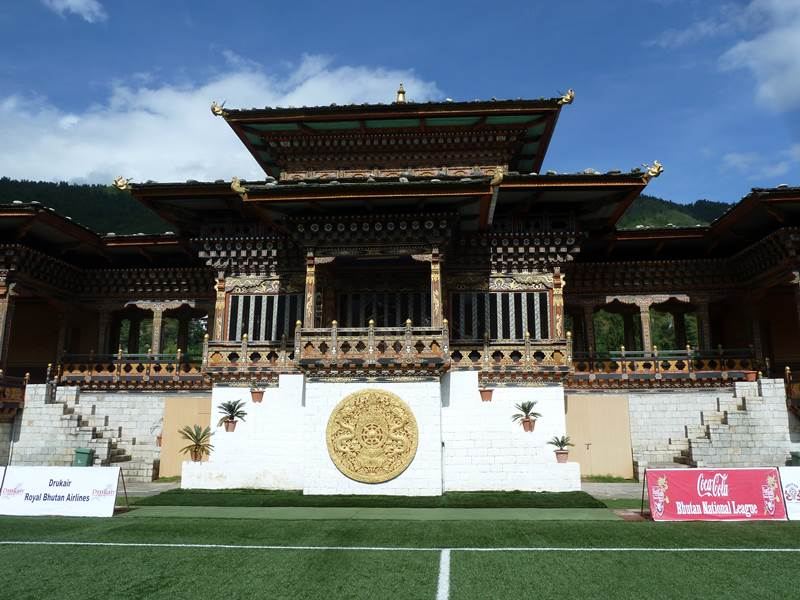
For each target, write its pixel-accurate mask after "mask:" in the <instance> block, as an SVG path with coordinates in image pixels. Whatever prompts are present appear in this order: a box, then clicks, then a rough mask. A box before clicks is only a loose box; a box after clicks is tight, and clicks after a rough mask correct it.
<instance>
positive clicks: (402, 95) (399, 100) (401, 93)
mask: <svg viewBox="0 0 800 600" xmlns="http://www.w3.org/2000/svg"><path fill="white" fill-rule="evenodd" d="M394 101H395V103H396V104H405V103H406V91H405V90H404V89H403V84H402V83H401V84H400V87H399V88H397V96H396V97H395V99H394Z"/></svg>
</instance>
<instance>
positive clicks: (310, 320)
mask: <svg viewBox="0 0 800 600" xmlns="http://www.w3.org/2000/svg"><path fill="white" fill-rule="evenodd" d="M316 288H317V275H316V262H315V261H314V257H313V256H311V255H309V256H307V257H306V295H305V308H304V310H303V327H306V328H309V327H314V307H315V306H316V298H317V296H316Z"/></svg>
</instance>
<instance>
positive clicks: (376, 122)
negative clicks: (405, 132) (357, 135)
mask: <svg viewBox="0 0 800 600" xmlns="http://www.w3.org/2000/svg"><path fill="white" fill-rule="evenodd" d="M364 125H366V126H367V129H384V128H386V129H388V128H395V127H398V128H399V127H419V125H420V120H419V119H369V120H367V121H364Z"/></svg>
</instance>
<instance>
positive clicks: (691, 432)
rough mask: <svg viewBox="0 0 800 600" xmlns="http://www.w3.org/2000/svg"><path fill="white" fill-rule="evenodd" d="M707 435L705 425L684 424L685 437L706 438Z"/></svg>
mask: <svg viewBox="0 0 800 600" xmlns="http://www.w3.org/2000/svg"><path fill="white" fill-rule="evenodd" d="M708 436H709V431H708V426H707V425H686V437H687V438H688V439H690V440H692V439H697V438H707V437H708Z"/></svg>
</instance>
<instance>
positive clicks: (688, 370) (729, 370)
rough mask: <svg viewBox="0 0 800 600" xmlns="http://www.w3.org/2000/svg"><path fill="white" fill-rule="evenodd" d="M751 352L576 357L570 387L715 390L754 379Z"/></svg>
mask: <svg viewBox="0 0 800 600" xmlns="http://www.w3.org/2000/svg"><path fill="white" fill-rule="evenodd" d="M757 368H758V363H757V361H756V359H755V357H754V352H753V349H752V348H748V349H722V348H718V349H717V350H714V351H703V350H694V349H692V348H690V347H687V349H686V350H669V351H663V350H654V351H652V352H642V351H628V350H624V349H622V350H620V351H619V352H609V353H605V354H591V355H590V354H586V353H576V355H575V357H574V358H573V374H572V375H571V376H570V380H569V385H570V386H571V387H586V388H604V387H658V388H669V387H715V386H720V385H730V384H731V383H732V382H733V381H742V380H745V379H747V378H748V377H752V376H755V374H756V369H757Z"/></svg>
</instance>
